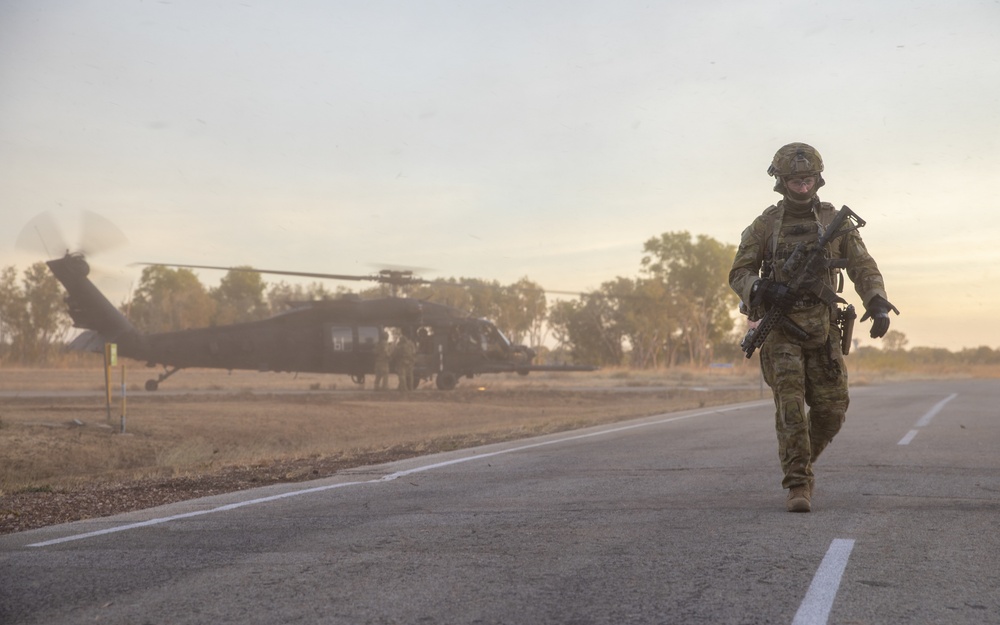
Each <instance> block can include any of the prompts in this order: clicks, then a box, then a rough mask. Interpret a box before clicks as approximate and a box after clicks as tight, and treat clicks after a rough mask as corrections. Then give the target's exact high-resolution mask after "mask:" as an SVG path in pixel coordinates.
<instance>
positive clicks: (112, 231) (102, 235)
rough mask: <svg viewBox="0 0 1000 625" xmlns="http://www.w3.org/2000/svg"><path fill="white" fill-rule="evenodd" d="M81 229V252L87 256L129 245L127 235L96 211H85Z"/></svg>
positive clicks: (82, 216)
mask: <svg viewBox="0 0 1000 625" xmlns="http://www.w3.org/2000/svg"><path fill="white" fill-rule="evenodd" d="M80 217H81V220H82V221H81V227H80V251H81V252H83V254H84V255H85V256H90V255H92V254H96V253H98V252H108V251H111V250H113V249H115V248H119V247H122V246H123V245H125V244H126V243H128V239H127V238H126V237H125V234H124V233H123V232H122V231H121V230H120V229H119V228H118V226H116V225H114V224H113V223H111V220H110V219H108V218H106V217H102V216H101V215H98V214H97V213H95V212H94V211H86V210H85V211H83V214H82V215H81V216H80Z"/></svg>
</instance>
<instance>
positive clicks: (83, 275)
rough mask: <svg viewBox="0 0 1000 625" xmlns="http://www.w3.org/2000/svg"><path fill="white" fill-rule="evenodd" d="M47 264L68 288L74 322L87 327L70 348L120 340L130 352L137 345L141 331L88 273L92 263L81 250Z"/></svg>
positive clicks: (125, 352)
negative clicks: (88, 261) (92, 280)
mask: <svg viewBox="0 0 1000 625" xmlns="http://www.w3.org/2000/svg"><path fill="white" fill-rule="evenodd" d="M46 264H47V265H48V266H49V269H50V270H51V271H52V274H53V275H54V276H55V277H56V279H57V280H59V282H60V283H62V285H63V288H65V289H66V293H67V296H66V304H67V305H68V307H69V316H70V318H71V319H72V320H73V326H74V327H77V328H81V329H84V330H88V332H84V333H83V334H81V335H80V336H79V337H77V339H76V340H74V341H73V342H72V343H71V344H70V348H71V349H74V350H80V351H94V349H95V346H97V345H100V344H103V343H105V342H108V343H119V344H120V346H121V352H122V353H123V355H129V352H133V351H134V350H135V349H136V348H137V347H138V345H139V343H140V336H141V335H140V334H139V331H138V330H137V329H136V328H135V326H133V325H132V323H131V322H130V321H129V320H128V319H126V318H125V315H123V314H122V313H121V312H120V311H119V310H118V309H117V308H115V306H114V304H112V303H111V302H110V301H108V298H106V297H105V296H104V294H103V293H101V292H100V291H99V290H98V289H97V287H96V286H94V283H92V282H91V281H90V279H89V278H88V277H87V276H88V274H89V273H90V265H88V264H87V261H86V260H85V259H84V257H83V255H82V254H66V255H65V256H63V257H62V258H58V259H56V260H50V261H47V262H46Z"/></svg>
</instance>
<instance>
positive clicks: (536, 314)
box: [494, 276, 548, 345]
mask: <svg viewBox="0 0 1000 625" xmlns="http://www.w3.org/2000/svg"><path fill="white" fill-rule="evenodd" d="M498 307H499V311H498V313H497V317H496V319H494V323H496V325H497V327H498V328H500V330H501V331H502V332H503V333H504V334H506V335H507V337H508V338H509V339H510V340H511V341H513V342H514V343H524V342H525V340H526V339H527V342H528V344H529V345H539V344H540V343H541V342H542V332H543V329H544V327H545V319H546V316H547V314H546V313H547V311H548V305H547V301H546V298H545V291H543V290H542V287H541V286H539V285H538V284H536V283H534V282H532V281H531V280H529V279H528V277H527V276H525V277H523V278H521V279H520V280H518V281H517V282H515V283H514V284H511V285H508V286H505V287H503V288H502V289H500V292H499V301H498Z"/></svg>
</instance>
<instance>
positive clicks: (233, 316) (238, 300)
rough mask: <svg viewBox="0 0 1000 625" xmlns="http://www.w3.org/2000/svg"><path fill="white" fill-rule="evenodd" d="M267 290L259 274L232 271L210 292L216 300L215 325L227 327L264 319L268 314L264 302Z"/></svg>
mask: <svg viewBox="0 0 1000 625" xmlns="http://www.w3.org/2000/svg"><path fill="white" fill-rule="evenodd" d="M266 288H267V284H266V283H265V282H264V279H263V278H262V277H261V275H260V274H259V273H257V272H255V271H233V270H230V271H229V272H228V273H226V275H225V276H223V278H222V280H220V281H219V286H217V287H216V288H214V289H211V290H210V291H209V294H210V295H211V296H212V299H213V300H215V315H214V317H213V320H212V321H213V323H215V324H216V325H226V324H230V323H240V322H243V321H256V320H258V319H263V318H264V317H266V316H267V314H268V306H267V303H266V302H265V301H264V289H266Z"/></svg>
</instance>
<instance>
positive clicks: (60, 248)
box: [15, 210, 128, 258]
mask: <svg viewBox="0 0 1000 625" xmlns="http://www.w3.org/2000/svg"><path fill="white" fill-rule="evenodd" d="M79 234H80V236H79V241H78V243H77V245H76V246H75V248H71V246H70V245H69V244H68V243H67V242H66V239H65V237H63V235H62V231H61V229H60V228H59V226H58V225H57V223H56V219H55V218H54V217H53V216H52V213H51V212H49V211H45V212H42V213H39V214H38V215H37V216H35V217H34V218H33V219H32V220H31V221H29V222H28V223H27V224H26V225H25V226H24V228H23V229H22V230H21V233H20V234H19V235H18V237H17V242H16V243H15V246H16V247H17V249H19V250H21V251H24V252H29V253H31V254H33V255H35V256H42V255H44V256H45V257H46V258H58V257H59V256H62V255H63V254H68V253H70V252H79V253H82V254H83V255H84V256H91V255H93V254H97V253H99V252H106V251H109V250H112V249H114V248H116V247H121V246H122V245H125V244H126V243H127V242H128V239H126V238H125V235H124V234H123V233H122V231H121V230H120V229H119V228H118V226H116V225H114V224H113V223H111V221H110V220H109V219H107V218H106V217H102V216H101V215H98V214H97V213H95V212H93V211H88V210H85V211H82V212H81V214H80V229H79Z"/></svg>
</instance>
